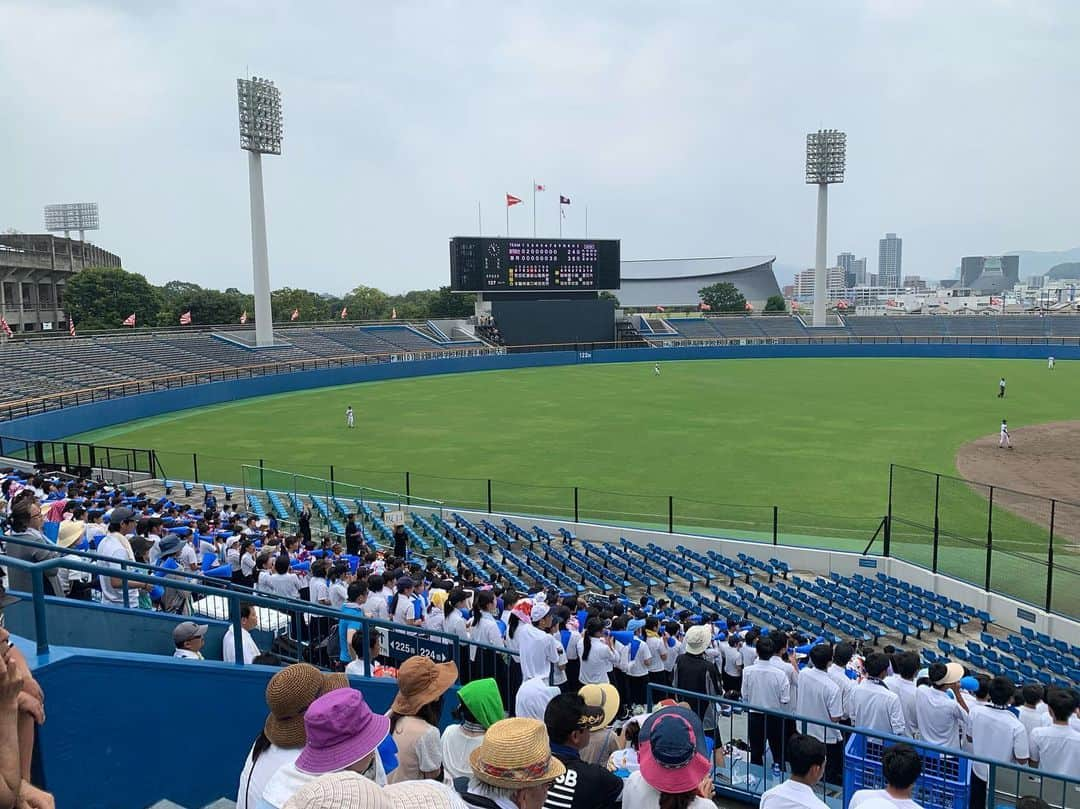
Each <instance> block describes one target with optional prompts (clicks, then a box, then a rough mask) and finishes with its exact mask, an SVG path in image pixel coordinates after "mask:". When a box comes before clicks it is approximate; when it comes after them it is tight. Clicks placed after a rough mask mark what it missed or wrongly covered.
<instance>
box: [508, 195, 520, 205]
mask: <svg viewBox="0 0 1080 809" xmlns="http://www.w3.org/2000/svg"><path fill="white" fill-rule="evenodd" d="M520 204H521V200H520V199H518V198H517V197H515V196H514V195H513V194H507V195H506V207H507V208H512V207H513V206H515V205H520Z"/></svg>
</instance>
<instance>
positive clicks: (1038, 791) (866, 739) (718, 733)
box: [646, 683, 1080, 809]
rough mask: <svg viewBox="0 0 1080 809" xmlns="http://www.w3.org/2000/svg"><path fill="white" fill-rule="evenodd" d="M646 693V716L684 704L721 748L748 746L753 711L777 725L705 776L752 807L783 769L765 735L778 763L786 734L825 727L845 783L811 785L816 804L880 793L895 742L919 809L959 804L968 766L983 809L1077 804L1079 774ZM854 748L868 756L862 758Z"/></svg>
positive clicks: (678, 692)
mask: <svg viewBox="0 0 1080 809" xmlns="http://www.w3.org/2000/svg"><path fill="white" fill-rule="evenodd" d="M646 693H647V701H648V704H647V706H646V707H647V708H648V710H650V711H651V710H652V709H653V707H654V705H655V703H656V702H657V701H659V700H661V699H666V698H671V699H674V700H676V701H682V702H687V703H689V704H690V706H691V710H693V711H694V712H695V713H697V714H698V716H699V717H701V718H702V719H703V720H704V719H705V718H706V716H708V717H709V719H710V720H711V719H712V718H713V717H715V725H716V730H715V731H714V732H712V734H711V735H712V736H713V738H714V739H716V738H719V739H722V740H724V741H725V742H727V743H730V742H732V741H733V740H737V739H738V740H742V741H744V742H747V743H749V740H750V733H749V725H750V722H751V719H750V716H751V715H752V714H754V715H758V716H759V717H763V718H761V719H755V720H754V721H756V722H761V723H762V724H763V725H765V727H766V728H767V727H769V725H770V724H773V723H774V724H773V727H774V728H776V727H777V726H780V727H779V728H778V729H776V730H773V731H768V730H764V729H763V730H762V741H761V743H760V749H759V750H758V751H755V750H753V749H750V750H745V751H743V750H740V752H739V753H734V754H733V753H732V752H729V753H728V755H726V756H725V758H724V762H723V763H722V764H718V763H717V762H716V761H715V760H714V761H713V768H712V777H713V783H714V785H715V787H716V790H717V792H718V793H722V794H724V795H726V796H728V797H731V798H734V799H736V800H739V801H746V802H748V803H754V804H757V803H758V801H759V800H760V798H761V794H762V793H763V792H764V791H766V790H768V789H770V788H772V787H774V786H777V785H778V784H780V783H781V782H782V781H784V779H786V778H787V774H786V773H785V772H784V768H785V764H786V762H785V761H779V762H776V763H778V764H779V765H780V771H779V772H778V773H777V772H774V771H773V769H772V768H771V767H770V766H769V762H770V761H771V759H772V749H771V743H770V742H768V741H767V738H768V737H770V736H774V734H775V738H773V741H774V742H775V741H778V742H779V748H780V749H779V750H778V751H777V752H778V753H779V754H780V755H779V758H781V759H784V758H785V751H784V748H785V746H786V741H787V739H788V738H790V736H791V735H792V734H793V733H807V732H808V731H814V732H812V733H811V735H817V734H818V733H820V735H822V736H824V730H825V729H830V730H833V731H837V732H838V733H840V734H841V738H842V739H843V740H844V748H845V762H844V767H843V768H842V769H843V781H844V783H839V784H837V783H826V782H825V780H824V778H823V779H822V780H821V781H820V782H819V783H818V784H817V785H815V786H814V787H813V789H814V792H815V794H816V795H817V797H818V798H819V799H821V800H822V801H825V800H826V799H827V798H835V797H838V796H839V797H840V798H841V803H840V805H841V806H847V805H848V802H849V801H850V799H851V795H852V793H853V792H854V791H855V790H856V789H884V787H885V783H884V780H883V778H881V776H880V772H881V765H880V758H879V755H880V751H881V750H882V749H884V748H886V747H890V746H892V745H894V744H901V743H902V744H907V745H910V746H911V747H913V748H915V750H916V751H917V752H918V753H919V756H920V758H922V759H923V764H924V766H923V773H922V775H921V776H920V778H919V780H918V781H916V783H915V793H914V795H913V796H912V799H913V800H914V801H915V802H916V803H918V804H920V805H921V806H923V807H924V809H960V807H966V806H967V798H968V791H969V790H970V789H971V778H972V777H973V775H972V773H971V765H972V764H975V763H978V764H985V765H986V766H987V768H988V778H987V779H986V790H987V801H986V806H988V807H994V806H1001V805H1002V804H1010V805H1015V802H1016V799H1017V798H1018V797H1022V796H1025V795H1035V796H1038V797H1041V798H1042V799H1043V800H1045V801H1046V802H1047V803H1048V804H1049V805H1050V806H1052V807H1067V809H1075V808H1076V807H1077V806H1080V773H1048V772H1045V771H1043V770H1037V769H1033V768H1031V767H1025V766H1022V765H1019V764H1009V763H1003V762H1000V761H995V760H993V759H988V758H985V757H982V756H977V755H974V754H972V753H970V752H967V751H962V750H958V749H953V748H946V747H940V746H938V745H934V744H930V743H928V742H924V741H921V740H919V739H912V738H908V737H904V736H894V735H892V734H888V733H879V732H877V731H873V730H869V729H867V728H853V727H852V726H851V725H842V724H837V723H835V722H827V721H823V720H821V719H814V718H811V717H806V716H801V715H799V714H796V713H793V712H790V713H788V712H780V711H774V710H770V709H767V708H759V707H756V706H750V705H747V704H746V703H743V702H739V701H736V700H730V699H725V698H723V697H714V696H706V695H704V694H698V693H695V692H693V691H686V690H682V689H679V688H675V687H673V686H668V685H662V684H659V683H649V685H648V687H647V692H646ZM708 732H709V731H707V733H708ZM858 736H861V737H862V739H861V740H860V739H856V743H855V744H853V743H852V740H853V739H855V737H858ZM860 748H861V749H862V750H865V751H869V753H870V754H869V755H861V754H860V752H861V751H860ZM833 752H834V751H830V753H833ZM755 753H757V754H760V756H761V763H759V764H754V763H752V759H753V758H756V757H757V755H755ZM875 757H877V758H876V760H875ZM856 762H859V763H856ZM991 796H993V799H991ZM943 800H944V801H945V802H943Z"/></svg>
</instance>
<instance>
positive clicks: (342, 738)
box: [296, 688, 390, 775]
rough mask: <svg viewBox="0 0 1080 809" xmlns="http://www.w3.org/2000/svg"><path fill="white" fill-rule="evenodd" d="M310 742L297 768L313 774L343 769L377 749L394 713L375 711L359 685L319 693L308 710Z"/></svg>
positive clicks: (308, 741) (305, 723)
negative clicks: (390, 715)
mask: <svg viewBox="0 0 1080 809" xmlns="http://www.w3.org/2000/svg"><path fill="white" fill-rule="evenodd" d="M304 730H305V731H306V732H307V744H305V745H304V749H303V750H301V751H300V755H299V757H297V759H296V769H298V770H300V771H301V772H305V773H308V774H309V775H322V774H323V773H329V772H336V771H338V770H343V769H345V768H346V767H348V766H349V765H350V764H355V763H356V762H357V761H359V760H360V759H362V758H365V757H366V756H368V755H370V754H371V753H374V752H375V748H377V747H378V746H379V743H380V742H381V741H382V740H383V739H385V738H386V736H387V734H389V733H390V717H388V716H383V715H381V714H377V713H373V712H372V710H371V708H369V707H368V704H367V703H366V702H364V697H363V695H362V694H361V693H360V692H359V691H357V690H356V689H355V688H342V689H338V690H337V691H331V692H330V693H328V694H324V695H323V696H321V697H319V698H318V699H317V700H315V701H314V702H313V703H311V706H310V707H309V708H308V709H307V713H305V714H304Z"/></svg>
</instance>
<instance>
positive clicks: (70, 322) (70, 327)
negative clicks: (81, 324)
mask: <svg viewBox="0 0 1080 809" xmlns="http://www.w3.org/2000/svg"><path fill="white" fill-rule="evenodd" d="M68 334H70V335H71V336H72V337H74V336H75V321H74V320H72V319H71V318H70V317H69V318H68Z"/></svg>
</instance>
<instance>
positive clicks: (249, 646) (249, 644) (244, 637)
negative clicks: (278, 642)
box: [221, 604, 259, 666]
mask: <svg viewBox="0 0 1080 809" xmlns="http://www.w3.org/2000/svg"><path fill="white" fill-rule="evenodd" d="M258 625H259V614H258V613H257V612H256V610H255V608H254V607H253V606H251V605H250V604H241V605H240V641H241V645H242V647H243V652H244V665H245V666H250V665H251V664H252V662H254V660H255V658H256V657H258V656H259V646H258V644H256V643H255V639H254V638H252V637H251V630H252V629H254V628H255V627H257V626H258ZM233 637H234V635H233V625H232V624H231V623H230V624H229V628H228V629H226V630H225V636H224V637H223V638H222V639H221V659H222V660H224V661H225V662H226V663H235V662H236V642H235V641H234V640H233Z"/></svg>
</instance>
